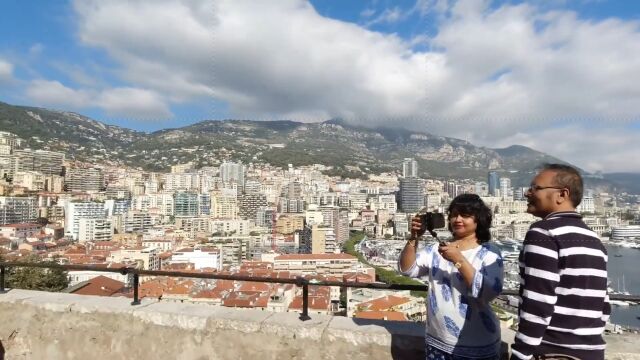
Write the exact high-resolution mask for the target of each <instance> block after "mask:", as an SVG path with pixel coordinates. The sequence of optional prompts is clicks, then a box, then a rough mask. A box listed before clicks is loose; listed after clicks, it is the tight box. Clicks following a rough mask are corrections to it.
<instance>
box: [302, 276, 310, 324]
mask: <svg viewBox="0 0 640 360" xmlns="http://www.w3.org/2000/svg"><path fill="white" fill-rule="evenodd" d="M300 320H302V321H307V320H311V318H310V317H309V282H308V281H307V279H303V283H302V314H300Z"/></svg>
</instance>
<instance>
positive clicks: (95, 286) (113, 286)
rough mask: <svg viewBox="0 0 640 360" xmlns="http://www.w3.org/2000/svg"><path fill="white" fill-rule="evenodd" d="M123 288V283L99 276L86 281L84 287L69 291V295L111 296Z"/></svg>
mask: <svg viewBox="0 0 640 360" xmlns="http://www.w3.org/2000/svg"><path fill="white" fill-rule="evenodd" d="M123 288H124V283H123V282H121V281H118V280H113V279H111V278H108V277H106V276H102V275H100V276H97V277H95V278H93V279H91V280H89V281H87V283H86V285H84V286H82V287H81V288H79V289H77V290H74V291H71V293H72V294H77V295H98V296H111V295H113V294H115V293H118V292H120V291H121V290H122V289H123Z"/></svg>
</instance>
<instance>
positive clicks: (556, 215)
mask: <svg viewBox="0 0 640 360" xmlns="http://www.w3.org/2000/svg"><path fill="white" fill-rule="evenodd" d="M559 217H570V218H571V217H574V218H582V215H580V214H578V213H577V212H576V211H555V212H552V213H551V214H549V215H547V216H545V217H544V218H543V219H544V220H549V219H551V218H559Z"/></svg>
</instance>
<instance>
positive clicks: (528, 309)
mask: <svg viewBox="0 0 640 360" xmlns="http://www.w3.org/2000/svg"><path fill="white" fill-rule="evenodd" d="M520 296H521V303H520V306H519V316H520V322H519V325H518V333H517V334H516V338H515V344H514V345H513V347H512V359H529V358H530V357H531V355H533V354H567V355H572V356H575V357H577V358H579V359H604V349H605V342H604V340H603V338H602V333H603V331H604V326H605V323H606V321H607V320H608V318H609V314H610V313H611V306H610V305H609V297H608V295H607V251H606V249H605V248H604V246H603V245H602V242H601V241H600V239H599V238H598V236H597V235H596V234H595V233H594V232H593V231H591V230H590V229H589V228H588V227H587V226H586V225H585V223H584V222H583V221H582V217H581V216H580V215H579V214H578V213H576V212H556V213H552V214H550V215H548V216H547V217H545V218H544V219H543V220H540V221H538V222H536V223H534V224H533V225H531V227H530V228H529V231H528V232H527V235H526V237H525V240H524V243H523V248H522V251H521V252H520Z"/></svg>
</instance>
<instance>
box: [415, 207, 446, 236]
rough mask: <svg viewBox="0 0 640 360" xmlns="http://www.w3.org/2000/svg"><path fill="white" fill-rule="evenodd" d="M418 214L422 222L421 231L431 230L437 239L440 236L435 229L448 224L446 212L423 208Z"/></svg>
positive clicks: (430, 232)
mask: <svg viewBox="0 0 640 360" xmlns="http://www.w3.org/2000/svg"><path fill="white" fill-rule="evenodd" d="M418 216H420V223H421V224H422V229H421V230H422V231H421V232H424V231H429V234H431V236H433V237H434V238H436V239H437V238H438V236H437V235H436V232H435V231H433V230H434V229H442V228H444V227H445V226H446V225H445V221H444V214H442V213H439V212H435V211H426V210H424V209H423V210H421V211H420V212H419V213H418Z"/></svg>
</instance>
